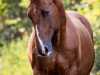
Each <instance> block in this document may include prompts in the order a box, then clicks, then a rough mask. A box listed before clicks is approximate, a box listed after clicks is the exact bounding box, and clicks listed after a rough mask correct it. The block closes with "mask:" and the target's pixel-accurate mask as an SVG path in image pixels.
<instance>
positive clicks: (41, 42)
mask: <svg viewBox="0 0 100 75" xmlns="http://www.w3.org/2000/svg"><path fill="white" fill-rule="evenodd" d="M36 35H37V38H38V41H39V43H40V46H41V48H42V52H43V53H45V48H44V45H43V41H42V40H41V39H40V37H39V31H38V28H37V25H36Z"/></svg>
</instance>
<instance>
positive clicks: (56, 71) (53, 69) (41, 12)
mask: <svg viewBox="0 0 100 75" xmlns="http://www.w3.org/2000/svg"><path fill="white" fill-rule="evenodd" d="M27 15H28V17H29V18H30V19H31V21H32V23H33V31H32V33H31V35H30V38H29V41H28V45H27V53H28V58H29V61H30V64H31V67H32V72H33V75H90V72H91V69H92V67H93V64H94V58H95V52H94V43H93V31H92V29H91V25H90V23H89V21H88V20H87V19H86V18H85V17H84V16H83V15H81V14H80V13H78V12H76V11H65V9H64V6H63V2H62V0H30V3H29V7H28V14H27Z"/></svg>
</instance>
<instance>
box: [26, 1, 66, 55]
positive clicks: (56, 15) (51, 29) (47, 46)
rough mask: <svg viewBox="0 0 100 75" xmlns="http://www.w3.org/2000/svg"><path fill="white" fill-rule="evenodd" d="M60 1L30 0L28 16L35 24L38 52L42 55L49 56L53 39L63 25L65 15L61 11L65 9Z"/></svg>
mask: <svg viewBox="0 0 100 75" xmlns="http://www.w3.org/2000/svg"><path fill="white" fill-rule="evenodd" d="M59 1H60V0H59ZM59 1H58V0H30V5H29V8H28V17H29V18H30V19H31V21H32V23H33V25H34V29H35V37H36V44H37V52H38V53H39V54H40V55H41V56H49V55H50V54H51V52H52V50H53V42H52V40H53V37H54V34H55V32H56V31H57V30H58V29H59V27H60V25H61V20H60V18H61V17H63V13H60V12H63V11H64V8H63V6H61V5H63V4H61V2H59ZM61 7H62V8H61ZM63 21H64V20H63ZM55 40H57V38H55Z"/></svg>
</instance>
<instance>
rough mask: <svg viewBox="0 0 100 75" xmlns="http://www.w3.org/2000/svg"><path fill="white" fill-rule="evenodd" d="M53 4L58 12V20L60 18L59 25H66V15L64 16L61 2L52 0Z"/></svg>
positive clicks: (60, 0)
mask: <svg viewBox="0 0 100 75" xmlns="http://www.w3.org/2000/svg"><path fill="white" fill-rule="evenodd" d="M53 2H54V4H55V5H56V7H57V8H58V11H59V13H60V18H61V20H62V21H61V24H64V23H66V14H65V9H64V5H63V2H62V0H53Z"/></svg>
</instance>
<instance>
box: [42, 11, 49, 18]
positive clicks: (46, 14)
mask: <svg viewBox="0 0 100 75" xmlns="http://www.w3.org/2000/svg"><path fill="white" fill-rule="evenodd" d="M41 13H42V16H43V17H48V16H50V12H49V11H48V10H42V11H41Z"/></svg>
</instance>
